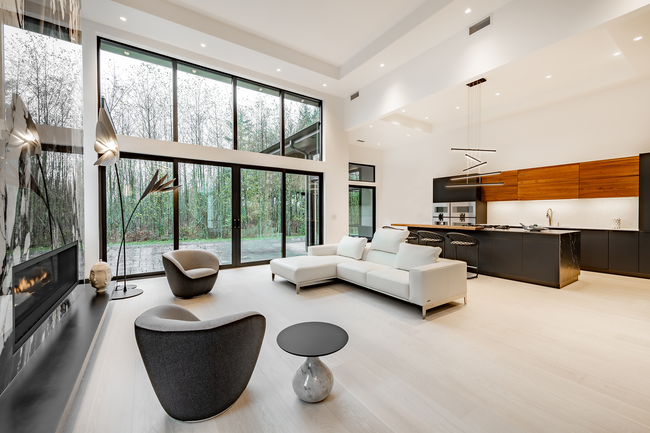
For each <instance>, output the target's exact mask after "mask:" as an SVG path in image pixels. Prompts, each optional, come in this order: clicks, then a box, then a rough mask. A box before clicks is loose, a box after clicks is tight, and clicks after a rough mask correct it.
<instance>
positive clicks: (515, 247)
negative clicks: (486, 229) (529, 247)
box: [492, 233, 523, 277]
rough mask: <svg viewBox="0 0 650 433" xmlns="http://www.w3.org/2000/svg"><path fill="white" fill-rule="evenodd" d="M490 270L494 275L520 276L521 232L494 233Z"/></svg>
mask: <svg viewBox="0 0 650 433" xmlns="http://www.w3.org/2000/svg"><path fill="white" fill-rule="evenodd" d="M492 251H493V255H492V272H494V274H495V275H497V276H499V275H503V276H512V277H522V276H523V272H522V265H523V263H522V235H521V233H508V234H507V235H501V234H498V233H497V234H495V236H494V237H493V238H492Z"/></svg>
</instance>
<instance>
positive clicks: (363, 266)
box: [271, 229, 467, 319]
mask: <svg viewBox="0 0 650 433" xmlns="http://www.w3.org/2000/svg"><path fill="white" fill-rule="evenodd" d="M407 236H408V231H403V230H387V229H380V230H377V232H376V233H375V235H374V237H373V241H372V243H370V244H366V242H367V241H366V239H365V238H352V237H348V236H345V237H344V238H343V239H342V241H341V242H340V243H338V244H329V245H316V246H311V247H309V249H308V255H307V256H302V257H287V258H282V259H274V260H271V278H272V279H273V280H275V276H276V275H279V276H281V277H282V278H284V279H286V280H288V281H290V282H292V283H294V284H295V285H296V293H300V288H301V287H304V286H309V285H313V284H318V283H323V282H326V281H330V280H333V279H336V278H339V279H341V280H344V281H348V282H350V283H353V284H357V285H359V286H362V287H365V288H368V289H371V290H375V291H378V292H381V293H384V294H387V295H389V296H393V297H395V298H398V299H401V300H403V301H407V302H410V303H412V304H416V305H419V306H421V307H422V318H423V319H424V318H425V316H426V312H427V310H429V309H431V308H434V307H437V306H439V305H443V304H446V303H448V302H452V301H455V300H456V299H460V298H464V302H465V304H467V264H466V263H465V262H461V261H458V260H447V259H442V258H439V255H440V251H441V249H440V248H438V247H429V246H422V245H412V244H408V243H405V239H406V237H407Z"/></svg>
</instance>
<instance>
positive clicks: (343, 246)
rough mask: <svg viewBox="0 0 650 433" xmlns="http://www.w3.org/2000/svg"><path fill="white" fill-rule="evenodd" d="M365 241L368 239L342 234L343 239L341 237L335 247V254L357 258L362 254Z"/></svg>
mask: <svg viewBox="0 0 650 433" xmlns="http://www.w3.org/2000/svg"><path fill="white" fill-rule="evenodd" d="M367 242H368V239H366V238H353V237H350V236H343V239H341V242H339V246H338V248H337V249H336V255H337V256H343V257H350V258H351V259H355V260H359V259H360V258H361V256H362V255H363V249H364V248H365V246H366V243H367Z"/></svg>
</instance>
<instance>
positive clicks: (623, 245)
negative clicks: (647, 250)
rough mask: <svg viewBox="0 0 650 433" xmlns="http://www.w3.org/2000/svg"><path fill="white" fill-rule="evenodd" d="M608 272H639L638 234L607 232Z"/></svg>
mask: <svg viewBox="0 0 650 433" xmlns="http://www.w3.org/2000/svg"><path fill="white" fill-rule="evenodd" d="M583 254H584V249H583ZM609 270H610V271H616V272H633V273H637V272H639V232H632V231H629V232H628V231H620V232H619V231H613V230H612V231H610V232H609Z"/></svg>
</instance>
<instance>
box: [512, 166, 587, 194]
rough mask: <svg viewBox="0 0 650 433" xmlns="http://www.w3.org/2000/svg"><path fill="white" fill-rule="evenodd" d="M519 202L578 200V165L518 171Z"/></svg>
mask: <svg viewBox="0 0 650 433" xmlns="http://www.w3.org/2000/svg"><path fill="white" fill-rule="evenodd" d="M517 178H518V191H517V195H518V199H519V200H561V199H571V198H579V191H580V164H566V165H554V166H551V167H540V168H529V169H526V170H519V171H518V173H517Z"/></svg>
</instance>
